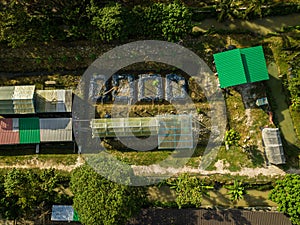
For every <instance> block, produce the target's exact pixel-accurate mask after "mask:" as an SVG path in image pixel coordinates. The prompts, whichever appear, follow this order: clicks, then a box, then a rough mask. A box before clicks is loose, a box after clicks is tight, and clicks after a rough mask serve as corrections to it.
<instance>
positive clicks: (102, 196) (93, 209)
mask: <svg viewBox="0 0 300 225" xmlns="http://www.w3.org/2000/svg"><path fill="white" fill-rule="evenodd" d="M94 165H95V164H94ZM108 165H111V163H110V162H109V161H108ZM107 171H109V169H108V170H107ZM114 172H115V171H111V173H112V174H114ZM71 190H72V192H73V194H74V199H73V201H74V204H73V205H74V208H75V209H76V211H77V212H78V214H79V217H80V221H81V222H82V223H83V224H85V225H102V224H105V225H109V224H124V223H125V222H126V221H127V220H128V219H129V218H131V217H132V216H134V215H135V214H136V213H137V212H139V210H140V208H141V206H142V205H143V204H144V200H145V190H144V189H143V188H139V187H132V186H126V185H122V184H119V183H115V182H112V181H110V180H108V179H106V178H105V177H103V176H101V175H100V174H99V173H97V172H96V171H95V170H94V169H93V168H91V167H90V166H89V165H88V164H85V165H83V166H81V167H79V168H76V169H75V170H74V171H73V173H72V177H71Z"/></svg>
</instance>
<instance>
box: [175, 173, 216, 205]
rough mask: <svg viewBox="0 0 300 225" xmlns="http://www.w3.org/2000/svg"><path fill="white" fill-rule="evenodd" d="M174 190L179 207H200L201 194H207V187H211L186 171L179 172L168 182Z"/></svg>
mask: <svg viewBox="0 0 300 225" xmlns="http://www.w3.org/2000/svg"><path fill="white" fill-rule="evenodd" d="M169 184H170V185H171V188H172V189H175V191H176V195H177V196H176V200H175V201H176V203H177V205H178V207H179V208H183V207H200V206H201V202H202V198H203V195H207V191H208V190H209V189H213V187H211V186H209V185H206V184H205V182H204V181H203V180H201V179H199V178H197V177H195V176H191V175H188V174H186V173H184V174H181V175H180V176H179V177H178V178H177V179H175V180H174V181H173V182H170V183H169Z"/></svg>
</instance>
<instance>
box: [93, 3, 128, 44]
mask: <svg viewBox="0 0 300 225" xmlns="http://www.w3.org/2000/svg"><path fill="white" fill-rule="evenodd" d="M87 12H88V16H89V18H90V19H91V24H92V25H94V26H95V27H96V32H95V34H96V39H100V40H101V41H107V42H109V41H112V40H118V39H122V38H124V33H125V32H124V25H125V22H124V21H125V17H124V9H123V8H122V6H121V5H120V4H114V5H108V6H105V7H103V8H100V7H98V6H96V5H95V4H93V2H92V4H91V6H90V7H88V8H87Z"/></svg>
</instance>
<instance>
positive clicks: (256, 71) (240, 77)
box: [213, 46, 269, 88]
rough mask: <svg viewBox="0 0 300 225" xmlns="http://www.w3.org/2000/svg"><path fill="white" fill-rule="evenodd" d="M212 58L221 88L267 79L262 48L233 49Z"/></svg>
mask: <svg viewBox="0 0 300 225" xmlns="http://www.w3.org/2000/svg"><path fill="white" fill-rule="evenodd" d="M213 56H214V60H215V65H216V69H217V72H218V77H219V81H220V87H221V88H226V87H231V86H235V85H239V84H246V83H253V82H258V81H263V80H268V79H269V74H268V70H267V65H266V60H265V57H264V52H263V48H262V46H256V47H250V48H243V49H233V50H229V51H225V52H221V53H217V54H214V55H213Z"/></svg>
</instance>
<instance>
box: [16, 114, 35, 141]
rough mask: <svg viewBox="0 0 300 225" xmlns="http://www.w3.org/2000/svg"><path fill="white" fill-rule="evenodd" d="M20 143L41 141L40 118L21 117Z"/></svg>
mask: <svg viewBox="0 0 300 225" xmlns="http://www.w3.org/2000/svg"><path fill="white" fill-rule="evenodd" d="M19 132H20V144H36V143H40V123H39V118H37V117H32V118H20V119H19Z"/></svg>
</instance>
